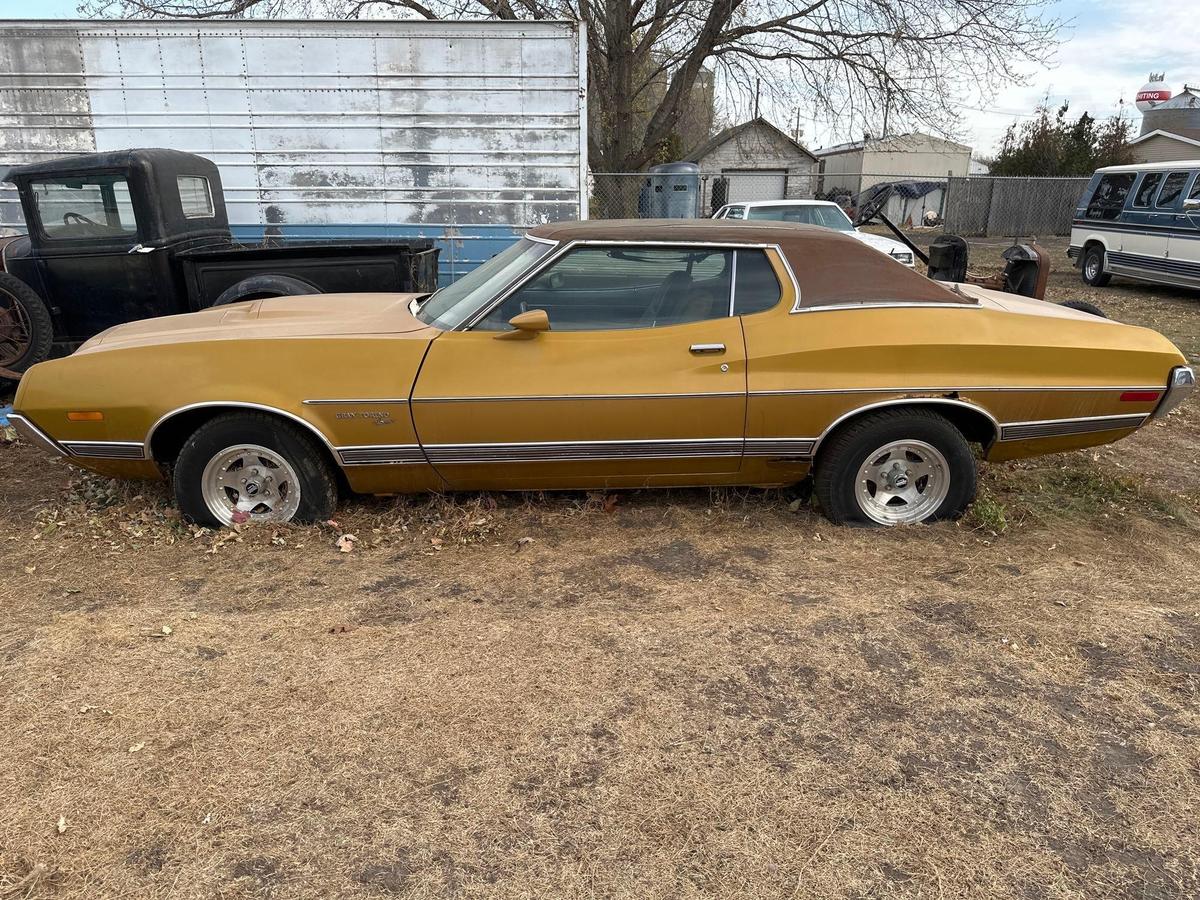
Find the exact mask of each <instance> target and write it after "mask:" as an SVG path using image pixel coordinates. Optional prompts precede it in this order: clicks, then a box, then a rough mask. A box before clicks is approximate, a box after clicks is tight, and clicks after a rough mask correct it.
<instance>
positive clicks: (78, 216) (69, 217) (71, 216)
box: [63, 212, 100, 225]
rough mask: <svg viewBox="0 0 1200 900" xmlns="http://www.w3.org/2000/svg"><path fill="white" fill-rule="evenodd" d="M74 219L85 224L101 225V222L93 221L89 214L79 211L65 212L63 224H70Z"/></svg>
mask: <svg viewBox="0 0 1200 900" xmlns="http://www.w3.org/2000/svg"><path fill="white" fill-rule="evenodd" d="M72 219H75V220H76V221H77V222H80V223H82V224H84V225H99V224H100V223H99V222H93V221H92V220H91V219H89V218H88V217H87V216H85V215H83V214H82V213H77V212H69V213H63V224H64V225H70V224H71V220H72Z"/></svg>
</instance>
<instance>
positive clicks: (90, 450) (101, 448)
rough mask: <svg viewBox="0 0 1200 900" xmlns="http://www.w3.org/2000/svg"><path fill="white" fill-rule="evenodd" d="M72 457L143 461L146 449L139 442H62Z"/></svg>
mask: <svg viewBox="0 0 1200 900" xmlns="http://www.w3.org/2000/svg"><path fill="white" fill-rule="evenodd" d="M62 445H63V446H64V447H66V448H67V450H69V451H70V453H71V455H72V456H84V457H87V458H89V459H145V458H146V448H145V447H144V446H143V445H142V444H141V443H140V442H139V441H63V442H62Z"/></svg>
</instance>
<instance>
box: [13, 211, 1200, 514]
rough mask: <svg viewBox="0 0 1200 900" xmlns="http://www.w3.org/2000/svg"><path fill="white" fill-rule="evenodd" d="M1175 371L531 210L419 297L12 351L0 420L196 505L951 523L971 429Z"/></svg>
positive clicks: (1099, 408)
mask: <svg viewBox="0 0 1200 900" xmlns="http://www.w3.org/2000/svg"><path fill="white" fill-rule="evenodd" d="M1193 383H1194V377H1193V374H1192V371H1191V369H1190V368H1188V366H1187V365H1186V361H1185V359H1184V357H1183V356H1182V355H1181V354H1180V352H1179V351H1178V350H1177V349H1176V348H1175V347H1174V346H1173V345H1172V344H1171V342H1170V341H1168V340H1167V339H1166V338H1164V337H1162V336H1161V335H1159V334H1158V333H1156V332H1154V331H1151V330H1148V329H1145V328H1137V327H1132V326H1128V325H1123V324H1120V323H1117V322H1113V321H1109V320H1107V319H1103V318H1099V317H1096V316H1091V315H1087V314H1086V313H1081V312H1076V311H1074V310H1070V309H1064V308H1063V307H1060V306H1055V305H1053V304H1049V303H1043V302H1041V301H1037V300H1032V299H1028V298H1023V297H1017V296H1014V295H1011V294H1002V293H998V292H994V291H991V290H987V289H985V288H981V287H978V286H974V285H967V284H964V285H955V284H943V283H939V282H936V281H933V280H931V279H929V278H926V277H924V276H923V275H921V274H919V273H918V272H915V271H912V270H910V269H907V268H905V267H903V266H898V265H896V263H895V262H894V261H892V260H889V259H888V258H887V257H886V256H884V255H883V254H880V253H878V252H876V251H875V250H872V249H871V248H869V247H867V246H866V245H864V244H863V243H861V242H860V241H858V240H856V239H854V238H852V237H849V236H847V235H843V234H839V233H838V232H836V231H832V230H829V229H825V228H818V227H812V226H804V225H794V224H788V223H780V222H762V223H758V222H753V221H750V222H745V221H743V222H736V223H731V222H724V221H712V220H670V221H645V220H637V221H591V222H573V223H557V224H549V225H542V226H539V227H536V228H534V229H532V230H531V231H529V232H528V234H527V235H526V236H525V237H524V238H522V239H520V240H518V241H517V242H516V243H515V244H513V245H512V246H511V247H510V248H508V249H507V250H505V251H503V252H502V253H500V254H498V255H496V256H495V257H493V258H492V259H490V260H489V261H487V262H486V263H484V264H483V265H481V266H479V267H478V268H476V269H475V270H473V271H472V272H470V273H468V274H467V275H465V276H464V277H462V278H460V279H459V280H458V281H456V282H454V283H452V284H450V285H447V286H445V287H443V288H442V289H441V290H439V291H437V292H436V293H434V294H432V295H429V296H426V295H419V294H357V295H341V296H335V295H312V296H301V297H293V298H278V299H265V300H254V301H251V302H245V303H235V304H231V305H229V306H224V307H218V308H213V309H208V310H203V311H201V312H197V313H192V314H188V315H181V316H169V317H166V318H160V319H153V320H148V321H143V322H136V323H132V324H128V325H120V326H117V327H115V328H112V329H110V330H108V331H106V332H104V333H102V334H100V335H98V336H97V337H95V338H93V339H92V340H90V341H88V342H87V343H86V344H85V345H84V346H83V347H81V348H80V349H79V350H78V351H77V352H76V353H75V354H73V355H72V356H70V357H67V358H63V359H56V360H51V361H48V362H44V363H41V364H39V365H37V366H34V367H33V368H32V369H30V371H29V372H28V373H27V374H26V376H25V378H24V380H23V381H22V382H21V386H20V389H19V392H18V393H17V396H16V398H15V407H16V411H15V413H14V414H13V416H12V420H13V421H14V422H15V423H16V425H17V427H18V429H19V430H20V431H21V432H22V434H24V435H25V436H26V437H27V438H28V439H30V440H32V441H35V442H36V443H38V444H39V445H40V446H41V447H42V448H44V449H45V450H46V451H47V452H50V453H54V454H57V455H60V456H64V457H66V458H67V459H68V460H69V461H70V462H72V463H75V464H77V465H80V466H83V467H85V468H89V469H92V470H95V471H98V472H102V473H106V474H108V475H112V476H119V477H138V478H158V477H163V476H164V475H167V474H169V477H171V478H172V479H173V482H174V489H175V494H176V496H177V498H178V502H179V505H180V507H181V509H182V511H183V513H184V515H185V516H187V517H188V518H189V519H191V520H193V521H196V522H200V523H203V524H207V525H221V524H229V523H237V522H256V521H288V520H302V521H303V520H314V519H323V518H326V517H328V516H329V515H330V514H331V512H332V511H333V508H334V504H335V502H336V500H337V497H338V492H339V487H344V488H348V489H350V490H353V491H357V492H364V493H389V494H390V493H401V492H421V491H448V490H510V489H511V490H540V489H614V488H641V487H656V486H662V487H665V486H687V485H761V486H778V485H788V484H793V483H796V482H799V481H801V480H802V479H804V478H806V477H807V476H808V475H809V474H810V473H811V474H812V475H813V478H814V483H815V490H816V495H817V497H818V499H819V502H820V505H821V507H822V509H823V511H824V512H825V513H826V514H827V515H828V516H829V517H830V518H832V519H833V520H834V521H837V522H853V523H864V524H881V525H893V524H904V523H913V522H922V521H928V520H933V519H940V518H951V517H954V516H957V515H959V514H960V513H961V512H962V511H963V510H964V509H965V508H966V506H967V505H968V504H969V503H970V501H971V499H972V497H973V495H974V491H975V475H976V468H975V466H976V463H975V455H974V454H973V452H972V449H971V445H973V444H974V445H978V447H979V451H978V452H979V453H980V454H981V455H982V457H983V458H985V459H989V460H1010V459H1016V458H1020V457H1027V456H1034V455H1037V454H1043V453H1053V452H1057V451H1062V450H1070V449H1075V448H1080V447H1088V446H1092V445H1097V444H1105V443H1108V442H1111V441H1115V440H1118V439H1120V438H1123V437H1125V436H1127V435H1130V434H1132V433H1133V432H1135V431H1136V430H1137V429H1138V428H1140V427H1142V426H1143V425H1145V424H1146V423H1147V422H1149V421H1150V420H1151V419H1152V418H1154V417H1161V416H1164V415H1165V414H1166V413H1167V412H1168V411H1170V409H1172V408H1173V407H1174V406H1176V405H1177V404H1178V403H1180V402H1181V401H1182V400H1183V398H1184V396H1185V395H1186V394H1187V393H1188V391H1189V390H1190V389H1191V387H1192V385H1193Z"/></svg>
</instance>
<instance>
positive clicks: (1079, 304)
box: [1058, 300, 1108, 319]
mask: <svg viewBox="0 0 1200 900" xmlns="http://www.w3.org/2000/svg"><path fill="white" fill-rule="evenodd" d="M1058 305H1059V306H1065V307H1066V308H1067V309H1077V310H1079V311H1080V312H1085V313H1089V314H1090V315H1093V316H1099V317H1100V318H1101V319H1107V318H1108V316H1107V315H1105V314H1104V310H1102V309H1101V308H1100V307H1098V306H1097V305H1096V304H1095V303H1088V302H1087V301H1086V300H1064V301H1063V302H1062V303H1060V304H1058Z"/></svg>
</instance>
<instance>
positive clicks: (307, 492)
mask: <svg viewBox="0 0 1200 900" xmlns="http://www.w3.org/2000/svg"><path fill="white" fill-rule="evenodd" d="M174 483H175V498H176V500H177V501H178V503H179V509H180V511H181V512H182V513H183V515H184V516H185V518H187V519H188V520H189V521H192V522H195V523H197V524H199V525H208V526H211V527H217V526H221V525H235V524H243V523H264V522H268V523H275V522H313V521H320V520H323V519H328V518H329V517H330V516H331V515H333V510H334V507H335V506H336V504H337V481H336V479H335V477H334V473H333V469H332V466H331V465H330V464H329V461H328V459H327V458H326V456H325V453H324V452H323V450H322V449H321V447H319V446H318V445H317V442H316V441H315V440H314V439H313V438H312V437H311V436H310V435H309V434H307V433H305V432H304V430H303V429H301V428H299V427H297V426H296V425H294V424H292V423H291V422H287V421H285V420H283V419H280V418H277V417H275V416H270V415H265V414H263V413H230V414H227V415H222V416H218V417H217V418H215V419H211V420H209V421H208V422H206V423H205V424H204V425H201V426H200V427H199V428H198V429H196V431H195V433H194V434H192V436H191V437H189V438H188V439H187V442H186V443H185V444H184V445H183V449H182V450H180V451H179V457H178V458H177V459H176V461H175V474H174Z"/></svg>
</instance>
